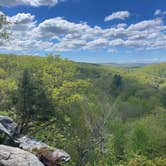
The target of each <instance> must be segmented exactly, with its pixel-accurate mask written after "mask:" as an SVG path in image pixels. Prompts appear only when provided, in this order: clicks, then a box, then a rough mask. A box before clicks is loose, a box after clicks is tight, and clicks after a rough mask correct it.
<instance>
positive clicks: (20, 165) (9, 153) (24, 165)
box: [0, 145, 44, 166]
mask: <svg viewBox="0 0 166 166" xmlns="http://www.w3.org/2000/svg"><path fill="white" fill-rule="evenodd" d="M0 166H44V165H43V164H42V163H41V162H40V161H39V160H38V158H37V157H36V156H35V155H34V154H32V153H29V152H26V151H24V150H21V149H19V148H14V147H9V146H4V145H0Z"/></svg>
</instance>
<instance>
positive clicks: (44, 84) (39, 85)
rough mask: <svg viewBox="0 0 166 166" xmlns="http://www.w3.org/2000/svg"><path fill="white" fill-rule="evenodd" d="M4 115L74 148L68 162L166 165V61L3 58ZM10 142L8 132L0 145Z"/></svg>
mask: <svg viewBox="0 0 166 166" xmlns="http://www.w3.org/2000/svg"><path fill="white" fill-rule="evenodd" d="M0 115H8V116H10V117H12V118H14V119H15V120H16V121H17V122H18V124H19V128H20V131H21V133H24V134H30V135H32V136H34V137H35V138H37V139H39V140H42V141H44V142H46V143H48V144H49V145H51V146H54V147H58V148H62V149H64V150H66V151H67V152H68V153H69V154H70V155H71V158H72V160H71V162H70V163H68V164H66V166H69V165H70V166H165V165H166V120H165V119H166V63H162V64H155V65H148V66H144V67H137V68H134V67H115V66H111V65H108V66H106V65H95V64H85V63H75V62H72V61H69V60H67V59H61V58H60V57H58V56H47V57H37V56H16V55H0ZM6 139H7V138H6V136H4V135H3V134H0V143H4V142H5V141H6Z"/></svg>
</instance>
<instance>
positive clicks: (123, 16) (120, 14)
mask: <svg viewBox="0 0 166 166" xmlns="http://www.w3.org/2000/svg"><path fill="white" fill-rule="evenodd" d="M129 16H130V13H129V12H128V11H118V12H114V13H112V14H111V15H109V16H107V17H105V19H104V21H105V22H106V21H111V20H115V19H120V20H125V19H126V18H128V17H129Z"/></svg>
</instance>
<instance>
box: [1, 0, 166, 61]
mask: <svg viewBox="0 0 166 166" xmlns="http://www.w3.org/2000/svg"><path fill="white" fill-rule="evenodd" d="M0 6H2V8H1V11H2V12H3V13H5V14H6V15H7V16H8V19H9V21H11V22H12V24H11V25H10V31H11V33H12V34H13V36H12V37H11V38H12V39H11V41H10V42H9V43H7V44H6V43H5V44H4V45H1V46H0V52H1V53H17V54H35V55H42V56H44V55H47V54H58V55H61V56H62V57H64V58H65V57H66V58H69V59H71V60H75V61H82V62H93V63H110V62H116V63H132V62H133V63H154V62H163V61H166V55H165V52H166V1H164V0H153V1H152V0H64V1H63V0H7V1H6V0H0Z"/></svg>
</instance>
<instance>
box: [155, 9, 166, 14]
mask: <svg viewBox="0 0 166 166" xmlns="http://www.w3.org/2000/svg"><path fill="white" fill-rule="evenodd" d="M154 15H155V16H164V15H166V11H162V10H161V9H156V11H155V12H154Z"/></svg>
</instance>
